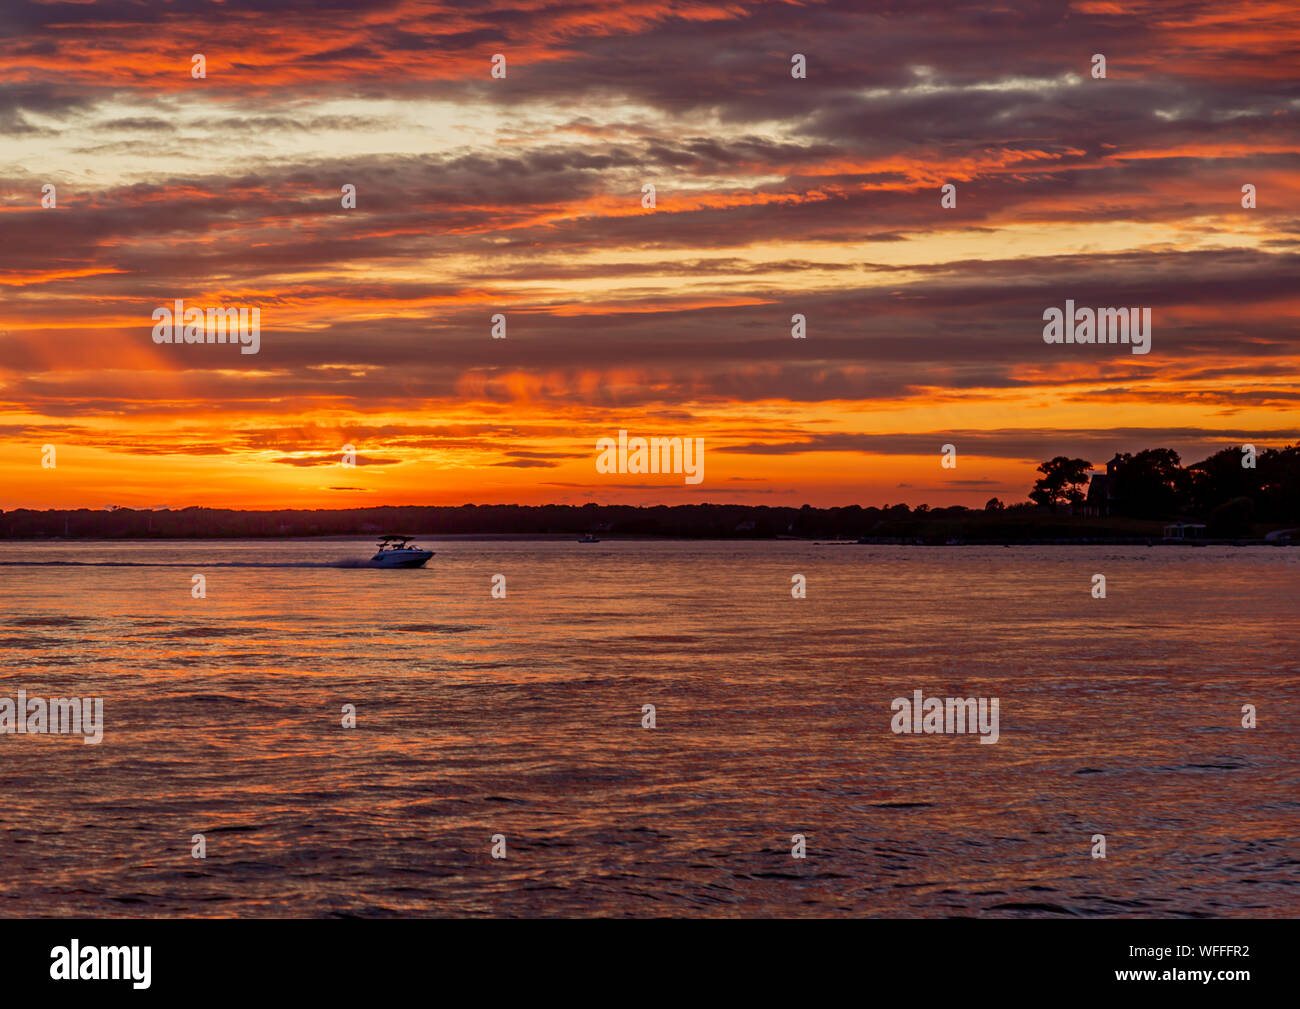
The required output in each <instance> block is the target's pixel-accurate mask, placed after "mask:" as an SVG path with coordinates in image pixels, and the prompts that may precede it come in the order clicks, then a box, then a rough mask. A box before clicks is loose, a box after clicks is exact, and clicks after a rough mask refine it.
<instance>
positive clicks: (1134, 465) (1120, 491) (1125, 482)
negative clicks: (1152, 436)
mask: <svg viewBox="0 0 1300 1009" xmlns="http://www.w3.org/2000/svg"><path fill="white" fill-rule="evenodd" d="M1178 461H1179V460H1178V453H1177V452H1175V451H1174V450H1173V449H1171V448H1148V449H1143V450H1142V451H1141V452H1139V453H1138V454H1137V455H1129V454H1128V453H1127V452H1125V453H1124V454H1122V455H1116V456H1115V458H1114V459H1112V460H1111V461H1110V465H1109V466H1108V467H1107V469H1108V470H1109V472H1110V474H1111V479H1112V481H1113V482H1114V492H1113V493H1114V501H1115V505H1114V507H1115V508H1116V510H1117V511H1119V513H1120V514H1121V515H1129V516H1132V517H1134V518H1160V517H1163V516H1168V515H1173V514H1175V513H1177V512H1178V511H1179V510H1180V508H1181V507H1182V506H1183V505H1184V504H1185V503H1186V501H1187V489H1188V486H1189V483H1190V481H1189V479H1188V476H1187V472H1186V470H1184V469H1182V468H1181V467H1180V466H1179V465H1178Z"/></svg>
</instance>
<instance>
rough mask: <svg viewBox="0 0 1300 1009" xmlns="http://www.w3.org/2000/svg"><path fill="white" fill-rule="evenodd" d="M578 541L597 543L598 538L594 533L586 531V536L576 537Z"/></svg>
mask: <svg viewBox="0 0 1300 1009" xmlns="http://www.w3.org/2000/svg"><path fill="white" fill-rule="evenodd" d="M578 542H579V543H599V542H600V540H598V539H597V538H596V537H595V536H594V535H592V534H591V533H587V535H586V536H582V537H580V538H579V539H578Z"/></svg>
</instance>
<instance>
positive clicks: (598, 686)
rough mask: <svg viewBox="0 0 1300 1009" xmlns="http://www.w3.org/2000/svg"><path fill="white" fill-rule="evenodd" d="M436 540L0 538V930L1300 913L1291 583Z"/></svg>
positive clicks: (1203, 557) (1202, 566)
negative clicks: (397, 548)
mask: <svg viewBox="0 0 1300 1009" xmlns="http://www.w3.org/2000/svg"><path fill="white" fill-rule="evenodd" d="M425 545H427V546H430V547H431V548H433V549H435V550H437V556H436V557H434V559H433V560H432V561H431V562H430V565H429V567H428V568H426V569H423V570H415V571H400V570H398V571H382V570H374V569H369V568H365V567H361V566H357V565H358V564H359V563H360V562H361V561H364V559H365V558H366V557H368V556H369V555H370V554H371V553H372V552H373V544H372V543H371V542H370V541H368V540H367V541H361V540H353V541H340V540H314V541H292V542H288V543H274V542H265V541H257V542H251V541H250V542H210V541H195V542H167V543H153V542H151V543H125V544H123V543H56V544H47V543H6V544H0V696H8V697H16V694H17V691H18V690H19V689H25V690H26V691H27V694H28V696H29V697H37V696H41V697H66V696H102V697H103V698H104V718H105V723H106V727H105V738H104V742H103V743H102V744H101V745H99V746H87V745H84V744H83V743H82V742H81V740H80V738H73V737H68V736H53V735H45V736H37V735H21V736H20V735H0V795H2V796H3V803H0V914H3V915H11V916H12V915H74V914H75V915H91V916H121V915H128V916H136V915H150V916H171V915H239V916H322V915H711V916H736V915H782V916H796V915H797V916H802V915H890V916H941V915H1017V916H1019V915H1043V916H1060V915H1085V916H1088V915H1093V916H1095V915H1126V916H1162V917H1168V916H1178V917H1181V916H1233V915H1241V916H1252V917H1260V916H1294V915H1297V914H1300V885H1298V884H1300V842H1298V841H1297V837H1298V836H1300V830H1298V829H1297V828H1298V826H1300V816H1298V814H1300V773H1298V772H1297V747H1296V744H1295V727H1296V719H1297V714H1298V713H1300V648H1297V644H1296V642H1297V636H1298V634H1297V632H1300V612H1298V610H1300V607H1297V598H1300V592H1297V588H1300V551H1296V550H1285V549H1269V548H1227V547H1222V548H1218V547H1208V548H1204V549H1191V548H1176V547H1167V548H1161V547H1156V548H1151V549H1148V548H1130V547H1023V548H1004V547H873V546H856V545H853V546H829V545H814V544H810V543H802V542H800V543H795V542H774V543H773V542H767V543H717V542H714V543H695V542H611V541H608V540H606V541H604V542H602V543H599V544H578V543H575V542H573V541H571V540H568V539H565V540H563V541H522V542H520V541H516V542H476V541H441V542H432V541H426V542H425ZM51 562H60V563H51ZM68 562H75V563H68ZM349 565H351V566H349ZM1097 572H1100V573H1104V574H1105V575H1106V577H1107V582H1108V584H1107V589H1108V593H1107V595H1108V598H1107V599H1105V600H1094V599H1093V598H1091V595H1090V588H1091V584H1092V575H1093V574H1094V573H1097ZM194 573H202V574H204V575H205V576H206V578H207V598H206V599H194V598H192V597H191V575H192V574H194ZM497 573H500V574H504V575H505V576H506V578H507V593H508V594H507V598H506V599H504V600H499V599H497V600H494V599H492V598H491V597H490V588H491V578H492V576H493V575H494V574H497ZM795 573H801V574H804V575H806V576H807V579H808V598H807V599H804V600H795V599H792V598H791V594H790V588H791V576H792V575H793V574H795ZM915 689H921V690H923V691H924V692H925V693H926V695H930V694H938V695H941V696H959V695H960V696H985V697H997V698H999V699H1000V735H1001V738H1000V740H999V742H998V743H997V744H996V745H981V744H980V743H979V742H978V739H977V737H975V736H947V735H929V736H898V735H894V734H893V733H892V732H891V731H890V729H889V725H890V719H891V716H892V712H891V708H890V702H891V700H892V699H893V698H894V697H897V696H907V697H910V696H911V692H912V691H913V690H915ZM1246 703H1251V704H1255V705H1256V706H1257V708H1258V718H1259V726H1258V728H1256V729H1253V730H1248V729H1243V728H1242V727H1241V717H1242V716H1241V707H1242V705H1243V704H1246ZM345 704H355V705H356V708H357V727H356V728H355V729H351V730H348V729H344V728H342V727H341V725H340V721H341V718H342V706H343V705H345ZM645 704H653V705H655V706H656V709H657V712H656V717H657V728H655V729H654V730H648V729H643V728H642V727H641V719H642V706H643V705H645ZM196 833H202V834H204V835H205V837H206V845H207V858H206V859H204V860H196V859H194V858H192V857H191V837H192V835H194V834H196ZM795 833H802V834H804V835H805V836H806V839H807V848H808V857H807V858H806V859H804V860H795V859H793V858H791V856H790V848H791V836H792V835H793V834H795ZM1095 833H1101V834H1105V835H1106V839H1107V849H1108V850H1107V856H1108V857H1107V858H1106V859H1105V860H1098V859H1093V858H1092V857H1090V849H1091V837H1092V835H1093V834H1095ZM494 834H503V835H505V837H506V844H507V852H508V857H507V858H506V859H504V860H494V859H492V858H491V857H490V852H491V847H492V841H491V838H492V836H493V835H494Z"/></svg>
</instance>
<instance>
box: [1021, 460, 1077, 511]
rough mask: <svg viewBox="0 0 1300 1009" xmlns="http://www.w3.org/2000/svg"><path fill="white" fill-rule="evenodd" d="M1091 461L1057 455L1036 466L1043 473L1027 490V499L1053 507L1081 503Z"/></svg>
mask: <svg viewBox="0 0 1300 1009" xmlns="http://www.w3.org/2000/svg"><path fill="white" fill-rule="evenodd" d="M1090 469H1092V463H1090V462H1089V461H1088V460H1087V459H1070V458H1068V457H1067V456H1063V455H1058V456H1056V457H1055V458H1054V459H1049V460H1048V461H1047V462H1045V463H1042V464H1041V465H1040V466H1039V467H1038V472H1039V473H1042V474H1043V475H1042V476H1041V477H1040V478H1039V480H1038V482H1037V483H1035V484H1034V489H1033V490H1031V491H1030V492H1029V500H1031V501H1036V502H1037V503H1038V504H1040V505H1047V506H1049V507H1051V508H1055V507H1056V506H1057V505H1061V504H1067V503H1068V504H1076V505H1077V504H1082V503H1083V497H1084V488H1085V487H1086V486H1087V485H1088V470H1090Z"/></svg>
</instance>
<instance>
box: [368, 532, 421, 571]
mask: <svg viewBox="0 0 1300 1009" xmlns="http://www.w3.org/2000/svg"><path fill="white" fill-rule="evenodd" d="M410 543H411V537H410V536H384V537H382V538H381V539H380V540H379V553H377V554H375V556H373V557H372V558H370V563H371V564H374V565H375V566H376V567H381V568H422V567H424V565H425V564H426V563H428V560H429V558H430V557H432V556H433V551H432V550H421V549H420V548H419V547H414V546H411V545H410Z"/></svg>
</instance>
